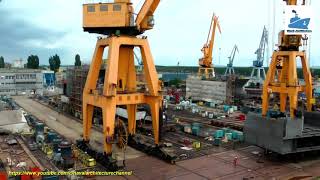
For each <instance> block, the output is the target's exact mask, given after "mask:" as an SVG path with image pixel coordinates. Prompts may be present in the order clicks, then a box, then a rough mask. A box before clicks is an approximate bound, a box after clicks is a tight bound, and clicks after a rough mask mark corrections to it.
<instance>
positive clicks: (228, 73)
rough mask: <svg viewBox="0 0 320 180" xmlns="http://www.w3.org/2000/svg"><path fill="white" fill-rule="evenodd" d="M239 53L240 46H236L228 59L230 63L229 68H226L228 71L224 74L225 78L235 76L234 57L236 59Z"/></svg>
mask: <svg viewBox="0 0 320 180" xmlns="http://www.w3.org/2000/svg"><path fill="white" fill-rule="evenodd" d="M237 52H238V53H239V50H238V46H237V45H234V47H233V49H232V51H231V54H230V56H229V57H228V59H229V63H228V64H227V68H226V71H225V73H224V75H225V76H232V75H235V72H234V68H233V61H234V57H235V55H236V53H237Z"/></svg>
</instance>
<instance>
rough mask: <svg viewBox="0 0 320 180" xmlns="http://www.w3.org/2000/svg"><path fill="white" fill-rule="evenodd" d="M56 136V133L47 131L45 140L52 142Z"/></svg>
mask: <svg viewBox="0 0 320 180" xmlns="http://www.w3.org/2000/svg"><path fill="white" fill-rule="evenodd" d="M56 138H57V134H56V133H55V132H48V136H47V140H48V143H52V142H53V140H54V139H56Z"/></svg>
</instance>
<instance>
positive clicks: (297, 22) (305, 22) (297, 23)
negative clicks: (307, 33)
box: [288, 10, 310, 29]
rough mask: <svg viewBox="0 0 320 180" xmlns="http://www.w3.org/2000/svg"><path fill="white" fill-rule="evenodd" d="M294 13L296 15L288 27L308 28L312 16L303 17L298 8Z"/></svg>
mask: <svg viewBox="0 0 320 180" xmlns="http://www.w3.org/2000/svg"><path fill="white" fill-rule="evenodd" d="M292 13H294V17H293V18H291V19H290V24H289V25H288V27H289V28H296V29H308V26H309V23H310V18H303V19H301V18H300V17H299V15H298V13H297V11H296V10H292Z"/></svg>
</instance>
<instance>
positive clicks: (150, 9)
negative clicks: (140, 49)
mask: <svg viewBox="0 0 320 180" xmlns="http://www.w3.org/2000/svg"><path fill="white" fill-rule="evenodd" d="M159 3H160V0H146V1H145V2H144V4H143V6H142V8H141V9H140V11H139V13H138V16H137V18H136V26H137V28H138V29H139V30H140V31H145V30H148V29H152V28H153V26H154V19H153V14H154V12H155V10H156V9H157V7H158V5H159Z"/></svg>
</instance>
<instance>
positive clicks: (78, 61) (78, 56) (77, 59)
mask: <svg viewBox="0 0 320 180" xmlns="http://www.w3.org/2000/svg"><path fill="white" fill-rule="evenodd" d="M74 66H81V60H80V55H79V54H77V55H76V57H75V62H74Z"/></svg>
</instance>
